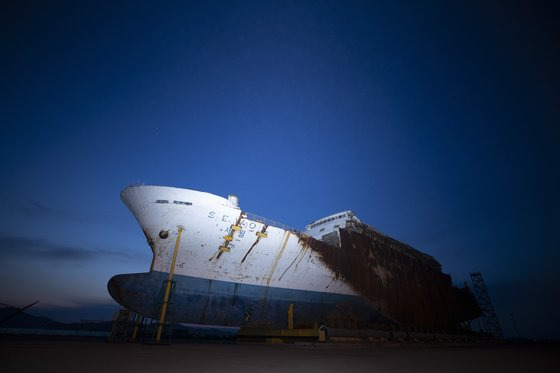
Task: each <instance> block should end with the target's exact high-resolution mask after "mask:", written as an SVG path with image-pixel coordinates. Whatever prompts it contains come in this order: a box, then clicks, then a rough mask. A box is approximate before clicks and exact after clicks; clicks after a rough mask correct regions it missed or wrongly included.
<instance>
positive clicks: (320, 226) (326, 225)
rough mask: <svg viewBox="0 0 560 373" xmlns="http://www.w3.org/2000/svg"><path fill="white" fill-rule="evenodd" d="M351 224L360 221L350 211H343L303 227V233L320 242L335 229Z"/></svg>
mask: <svg viewBox="0 0 560 373" xmlns="http://www.w3.org/2000/svg"><path fill="white" fill-rule="evenodd" d="M351 222H358V223H360V219H358V218H357V217H356V215H355V214H354V213H353V212H352V211H350V210H348V211H343V212H339V213H336V214H332V215H329V216H326V217H324V218H322V219H319V220H315V221H314V222H311V223H309V224H308V225H307V226H305V232H304V233H305V234H306V235H308V236H311V237H313V238H315V239H318V240H321V239H322V238H323V236H325V235H327V234H329V233H331V232H333V231H334V230H337V228H346V226H347V225H348V224H349V223H350V224H351Z"/></svg>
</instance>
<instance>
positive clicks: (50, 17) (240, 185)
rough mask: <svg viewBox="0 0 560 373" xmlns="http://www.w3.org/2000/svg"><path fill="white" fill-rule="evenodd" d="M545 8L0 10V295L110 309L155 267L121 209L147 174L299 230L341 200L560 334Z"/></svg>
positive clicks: (357, 5)
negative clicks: (228, 198) (118, 280)
mask: <svg viewBox="0 0 560 373" xmlns="http://www.w3.org/2000/svg"><path fill="white" fill-rule="evenodd" d="M559 16H560V12H559V11H558V7H556V6H553V3H552V2H551V3H546V2H542V3H540V2H527V3H515V2H511V1H504V2H492V3H491V4H488V3H487V2H472V1H468V2H467V1H465V2H420V3H415V2H412V3H408V2H392V1H391V2H384V3H381V2H379V3H378V2H371V1H365V2H360V1H350V2H346V1H332V2H329V1H316V2H303V1H293V2H292V1H281V2H262V1H255V2H233V1H226V2H221V1H211V2H179V3H178V4H167V5H161V4H157V5H156V4H150V3H149V2H148V3H146V4H144V3H143V2H138V1H135V2H130V3H122V2H118V3H117V2H106V3H105V4H97V2H91V3H87V2H78V3H74V2H55V3H54V4H53V3H50V2H36V3H31V2H19V1H18V2H14V3H13V4H11V5H2V9H1V11H0V18H1V19H0V30H1V32H0V35H1V39H0V43H1V44H0V45H1V58H0V78H1V81H0V120H1V125H2V136H1V138H0V154H1V159H0V162H1V167H2V183H1V184H0V198H1V205H0V218H1V221H2V224H1V226H0V281H1V284H2V287H1V289H2V290H1V292H0V302H4V303H11V304H14V305H17V306H21V305H24V304H26V303H31V302H32V301H34V300H36V299H40V300H41V305H42V307H43V308H37V309H38V310H41V312H43V313H44V312H47V313H48V312H50V313H51V314H52V315H59V317H62V316H60V315H62V314H64V317H73V318H75V319H79V318H96V317H99V318H101V317H106V314H107V312H106V311H105V313H103V314H101V311H98V310H100V309H106V307H107V306H105V305H107V304H113V303H112V301H111V300H110V297H109V295H108V294H107V291H106V287H105V286H106V282H107V280H108V279H109V278H110V277H111V276H112V275H114V274H117V273H126V272H141V271H146V270H147V269H148V267H149V263H150V252H149V248H148V246H147V245H146V244H145V239H144V238H143V235H142V233H141V230H140V229H139V227H138V226H137V224H136V222H135V221H134V219H133V217H132V216H131V215H130V214H129V213H128V211H127V210H126V208H125V207H124V205H122V203H121V202H120V200H119V192H120V190H121V189H122V188H124V187H125V186H127V185H130V184H133V183H136V182H143V183H146V184H159V185H170V186H178V187H185V188H189V189H196V190H202V191H208V192H212V193H215V194H218V195H223V196H225V195H227V194H236V195H238V196H239V198H240V201H241V206H242V208H243V209H244V210H247V211H250V212H253V213H256V214H259V215H262V216H266V217H268V218H271V219H274V220H277V221H281V222H283V223H285V224H287V225H290V226H294V227H297V228H303V226H304V225H305V224H307V223H309V222H311V221H312V220H315V219H317V218H319V217H322V216H324V215H328V214H331V213H334V212H337V211H340V210H345V209H352V210H354V211H355V212H356V213H357V214H358V216H359V217H360V218H361V219H362V220H364V221H365V222H367V223H369V224H371V225H373V226H375V227H377V228H378V229H380V230H381V231H383V232H385V233H387V234H389V235H391V236H393V237H395V238H397V239H399V240H401V241H404V242H407V243H409V244H411V245H412V246H414V247H416V248H418V249H420V250H422V251H425V252H427V253H429V254H431V255H433V256H434V257H435V258H436V259H438V260H439V261H440V262H441V263H442V265H443V268H444V271H446V272H449V273H450V274H451V275H452V277H453V279H454V280H455V282H456V283H459V284H462V282H463V281H465V280H467V279H468V273H469V271H477V270H480V271H482V273H483V275H484V276H485V279H486V282H487V284H488V286H489V288H490V289H489V290H490V293H491V295H492V296H493V298H494V303H495V308H496V309H497V310H498V314H499V316H500V319H501V321H502V324H503V327H504V329H505V331H506V334H509V335H511V334H513V327H512V325H511V320H510V319H509V318H508V313H510V312H513V313H515V315H516V318H517V322H518V324H519V329H520V332H521V333H522V334H523V335H525V336H535V337H546V336H555V337H559V336H560V326H559V325H558V322H557V319H558V317H557V315H558V313H560V301H559V300H558V299H557V298H558V294H560V277H559V275H558V273H559V272H560V235H559V231H560V150H559V149H560V127H559V123H560V93H559V88H558V87H560V69H559V68H558V66H560V53H559V52H560V51H559V45H560V40H559V36H560V33H559V31H560V30H559V24H558V19H559ZM37 307H38V306H37ZM59 307H72V308H74V309H75V312H74V313H72V312H70V311H62V309H61V308H59ZM103 307H105V308H103ZM94 310H95V311H94ZM96 312H97V313H96ZM85 314H87V315H86V316H84V315H85Z"/></svg>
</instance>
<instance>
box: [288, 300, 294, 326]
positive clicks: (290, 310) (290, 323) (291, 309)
mask: <svg viewBox="0 0 560 373" xmlns="http://www.w3.org/2000/svg"><path fill="white" fill-rule="evenodd" d="M292 329H294V304H293V303H291V304H290V307H288V330H292Z"/></svg>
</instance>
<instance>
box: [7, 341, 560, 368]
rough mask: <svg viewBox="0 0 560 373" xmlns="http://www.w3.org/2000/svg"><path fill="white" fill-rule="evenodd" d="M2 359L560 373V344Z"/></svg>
mask: <svg viewBox="0 0 560 373" xmlns="http://www.w3.org/2000/svg"><path fill="white" fill-rule="evenodd" d="M0 358H1V359H2V363H1V364H2V365H1V366H2V368H3V369H2V371H3V372H12V371H14V372H57V373H60V372H66V371H73V372H74V371H75V372H78V371H79V372H95V373H100V372H137V373H140V372H158V373H163V372H227V373H230V372H249V373H257V372H267V373H268V372H452V373H459V372H469V373H478V372H500V373H509V372H560V346H559V345H554V346H553V345H502V346H491V347H480V346H477V347H426V346H424V347H418V346H410V347H356V346H354V347H351V346H343V347H342V346H337V347H333V346H328V345H320V346H311V345H303V346H302V345H247V344H244V345H237V344H209V343H207V344H203V343H197V344H194V343H176V344H173V345H171V346H150V345H142V344H108V343H105V342H102V341H83V340H82V341H47V340H21V339H20V340H9V339H4V340H0ZM4 368H8V369H4Z"/></svg>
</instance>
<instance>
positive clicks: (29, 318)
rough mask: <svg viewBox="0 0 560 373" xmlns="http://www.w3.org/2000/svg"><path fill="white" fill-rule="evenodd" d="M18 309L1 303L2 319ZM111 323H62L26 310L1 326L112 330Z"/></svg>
mask: <svg viewBox="0 0 560 373" xmlns="http://www.w3.org/2000/svg"><path fill="white" fill-rule="evenodd" d="M17 310H18V309H17V308H15V307H11V306H9V305H6V304H3V303H0V320H3V319H4V318H5V317H8V316H10V315H13V314H14V313H16V312H17ZM111 325H112V323H111V321H105V322H82V323H61V322H58V321H55V320H53V319H49V318H48V317H43V316H33V315H30V314H28V313H26V312H25V311H24V312H20V313H19V314H17V315H15V316H14V317H11V318H10V319H8V320H6V321H4V322H3V323H1V324H0V328H23V329H59V330H91V331H110V330H111Z"/></svg>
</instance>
